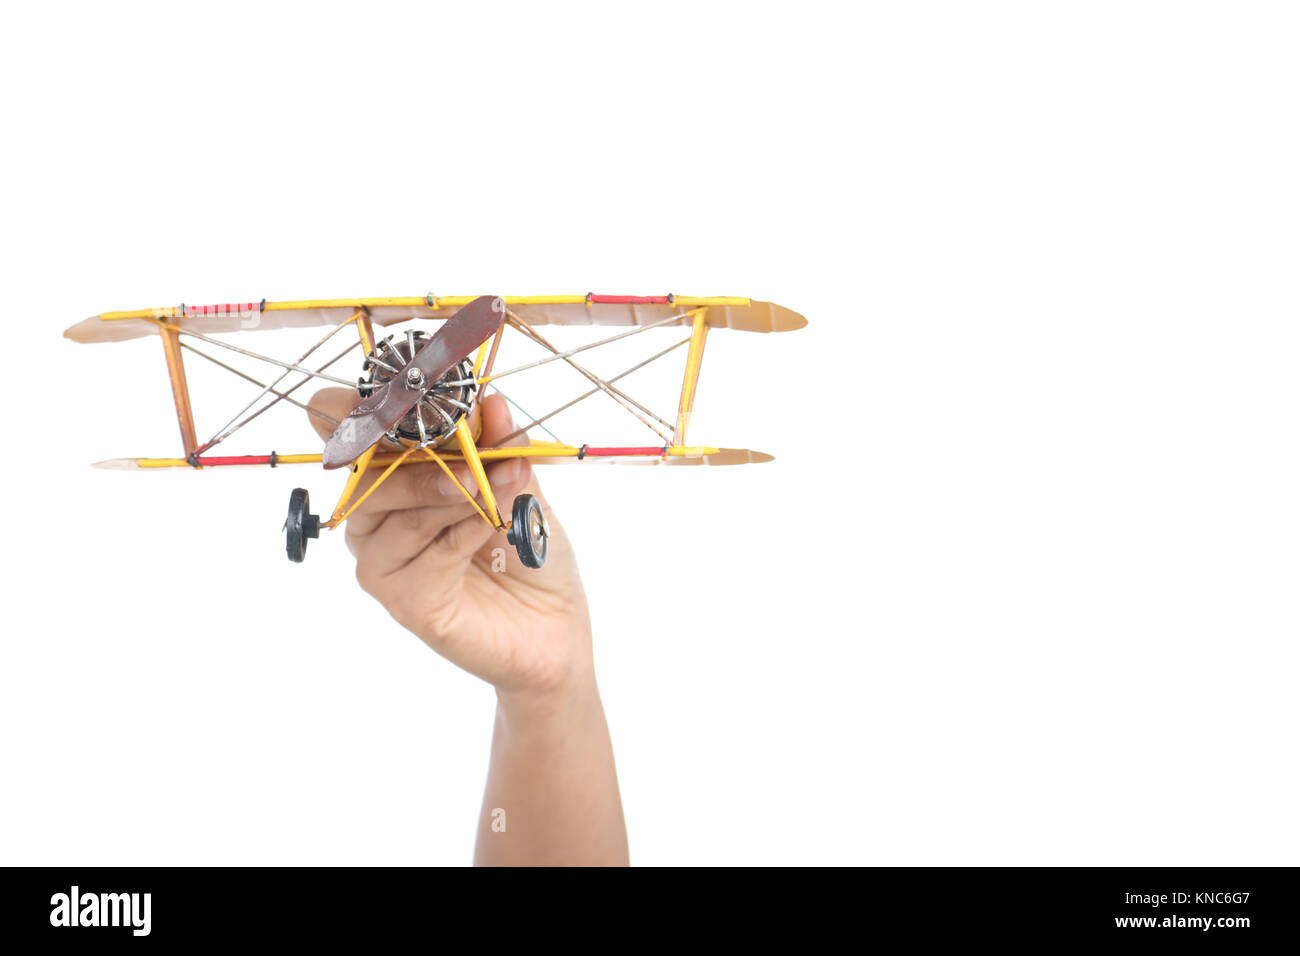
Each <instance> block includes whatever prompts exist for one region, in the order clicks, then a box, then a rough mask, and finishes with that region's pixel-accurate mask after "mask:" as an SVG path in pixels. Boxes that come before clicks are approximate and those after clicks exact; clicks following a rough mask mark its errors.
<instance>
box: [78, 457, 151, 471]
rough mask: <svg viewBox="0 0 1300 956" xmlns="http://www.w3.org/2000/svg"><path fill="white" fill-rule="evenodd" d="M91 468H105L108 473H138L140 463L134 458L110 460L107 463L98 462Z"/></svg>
mask: <svg viewBox="0 0 1300 956" xmlns="http://www.w3.org/2000/svg"><path fill="white" fill-rule="evenodd" d="M90 467H91V468H104V469H106V470H108V471H138V470H139V469H140V463H139V462H138V461H136V460H135V459H134V458H110V459H108V460H107V461H97V462H95V463H94V464H92V465H91V466H90Z"/></svg>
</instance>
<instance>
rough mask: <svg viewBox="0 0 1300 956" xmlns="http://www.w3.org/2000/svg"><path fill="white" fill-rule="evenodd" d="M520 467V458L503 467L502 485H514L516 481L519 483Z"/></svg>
mask: <svg viewBox="0 0 1300 956" xmlns="http://www.w3.org/2000/svg"><path fill="white" fill-rule="evenodd" d="M520 465H521V462H520V461H519V459H518V458H516V459H515V460H514V461H512V462H510V463H509V464H505V465H502V466H501V484H503V485H513V484H514V483H515V482H516V481H518V480H519V467H520Z"/></svg>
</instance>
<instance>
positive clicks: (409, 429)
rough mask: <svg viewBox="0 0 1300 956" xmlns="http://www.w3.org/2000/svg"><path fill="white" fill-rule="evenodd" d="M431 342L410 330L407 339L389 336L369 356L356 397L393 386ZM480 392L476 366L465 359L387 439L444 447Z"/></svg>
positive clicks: (425, 395) (424, 336)
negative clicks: (412, 359)
mask: <svg viewBox="0 0 1300 956" xmlns="http://www.w3.org/2000/svg"><path fill="white" fill-rule="evenodd" d="M429 338H430V337H429V336H428V335H427V334H426V333H424V332H417V331H415V330H413V329H408V330H407V332H406V336H405V338H400V339H397V340H396V341H394V336H392V335H390V336H388V337H387V338H385V339H383V340H382V341H380V342H379V343H378V344H377V345H376V346H375V349H374V351H372V352H371V353H370V354H369V355H367V356H366V361H365V364H364V365H363V366H362V368H363V370H364V371H365V372H366V376H365V377H363V378H360V379H358V380H357V393H358V394H359V395H360V396H361V397H362V398H367V397H369V396H370V394H371V393H373V392H374V391H375V389H377V388H381V387H382V386H384V385H387V384H388V383H389V382H391V381H392V380H393V379H394V378H395V377H397V376H398V375H399V374H400V373H401V369H402V367H403V366H405V365H406V363H407V362H409V361H410V360H411V357H412V356H413V355H415V353H416V352H418V351H419V350H420V348H421V346H423V345H424V343H425V342H427V341H428V340H429ZM477 391H478V386H477V385H476V384H475V383H474V368H473V364H472V363H471V362H470V360H469V359H468V358H466V359H462V360H461V361H460V362H459V363H457V364H456V365H453V366H452V367H451V369H449V370H448V371H447V372H446V374H444V375H443V376H442V377H441V378H440V379H438V381H436V382H434V383H433V386H432V387H431V388H430V389H429V390H428V391H427V392H425V393H424V395H423V396H422V397H421V399H420V401H418V402H417V403H416V404H415V406H414V407H413V408H412V409H411V410H410V411H409V412H407V413H406V414H405V415H404V416H402V418H401V420H400V421H398V423H397V424H396V425H395V426H394V427H393V429H392V430H391V431H389V432H388V433H387V434H386V436H385V437H386V438H388V440H389V441H391V442H396V443H401V442H403V441H412V442H418V443H419V444H421V445H438V444H441V443H442V442H443V441H445V440H446V439H447V438H448V437H449V436H450V435H451V433H452V432H453V431H455V430H456V424H457V423H458V422H459V421H460V420H461V419H462V418H464V417H465V416H466V415H468V414H469V413H470V411H471V409H473V407H474V397H475V395H476V393H477Z"/></svg>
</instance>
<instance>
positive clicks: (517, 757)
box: [474, 676, 628, 866]
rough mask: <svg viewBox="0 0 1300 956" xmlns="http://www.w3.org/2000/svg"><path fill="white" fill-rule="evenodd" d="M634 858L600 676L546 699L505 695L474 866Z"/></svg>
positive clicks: (593, 862) (500, 703) (602, 862)
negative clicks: (599, 688) (629, 853)
mask: <svg viewBox="0 0 1300 956" xmlns="http://www.w3.org/2000/svg"><path fill="white" fill-rule="evenodd" d="M627 861H628V856H627V831H626V829H625V828H624V825H623V804H622V801H621V800H620V799H619V794H618V777H617V775H616V773H615V770H614V751H613V748H612V747H611V745H610V740H609V728H608V726H607V725H606V723H605V711H604V708H603V707H602V706H601V702H600V693H599V692H598V691H597V689H596V681H595V678H594V676H586V677H583V678H581V679H580V680H578V681H576V682H575V686H573V687H572V688H570V689H566V690H564V691H562V692H557V693H553V694H548V695H543V696H532V695H520V694H510V693H498V695H497V712H496V728H495V731H494V733H493V736H492V760H491V766H490V768H489V770H488V781H487V791H486V793H485V794H484V796H483V809H482V812H481V813H480V815H479V831H478V842H477V845H476V847H475V852H474V862H475V863H476V864H477V865H480V866H494V865H495V866H512V865H513V866H521V865H522V866H526V865H596V866H615V865H620V866H621V865H626V864H627Z"/></svg>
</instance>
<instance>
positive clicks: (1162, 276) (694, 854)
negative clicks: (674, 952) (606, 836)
mask: <svg viewBox="0 0 1300 956" xmlns="http://www.w3.org/2000/svg"><path fill="white" fill-rule="evenodd" d="M0 16H2V17H3V30H4V34H5V37H6V44H5V46H6V53H5V56H4V57H3V58H2V59H0V90H2V91H3V92H2V93H0V96H2V97H3V117H2V119H3V124H2V128H3V129H4V149H3V151H2V152H0V190H2V191H3V239H2V242H3V249H0V253H2V255H0V262H3V268H4V277H5V281H4V293H5V299H6V301H5V306H6V308H5V310H4V314H5V323H6V328H7V330H8V336H7V339H6V342H7V345H6V347H5V353H4V354H5V355H6V356H7V357H8V360H9V361H8V363H7V365H8V370H9V386H8V389H7V394H8V396H9V400H8V402H7V407H8V409H9V412H8V421H9V425H8V427H7V428H6V429H5V431H4V435H5V473H4V476H3V478H2V479H0V481H3V501H4V505H5V508H6V513H5V522H4V528H5V539H6V547H5V549H4V554H5V557H4V561H5V571H4V576H3V588H4V611H3V614H4V622H3V638H2V644H0V721H2V729H0V778H2V779H0V862H4V863H42V864H110V863H112V864H142V863H157V864H167V863H362V862H367V863H372V862H373V863H399V862H400V863H454V864H459V863H465V862H468V861H469V859H470V856H471V847H472V841H473V830H474V826H475V821H476V814H477V806H478V801H479V798H480V795H481V792H482V785H483V779H484V774H485V770H486V759H487V753H488V742H489V735H490V730H491V716H492V709H493V705H494V700H493V696H492V693H491V690H490V688H488V687H487V686H486V685H483V684H481V683H479V682H478V681H476V680H475V679H473V678H471V677H469V676H467V675H465V674H462V673H460V672H458V671H457V670H455V669H454V668H453V667H452V666H450V665H449V664H447V663H446V662H444V661H442V660H441V659H440V658H438V657H437V656H436V655H434V654H433V653H432V652H430V651H429V650H428V649H427V648H426V647H425V646H424V645H423V644H421V643H420V642H419V641H418V640H416V639H415V638H414V637H412V636H411V635H409V634H407V633H405V632H403V631H402V630H401V629H400V628H399V627H398V626H397V625H395V624H394V623H392V621H391V620H390V619H389V617H388V616H387V614H386V613H385V612H384V611H383V610H382V609H381V608H380V607H379V606H378V605H377V604H375V603H374V602H373V601H372V600H371V599H370V598H368V597H367V596H366V595H365V594H363V593H362V592H361V591H360V589H359V588H358V587H357V586H356V585H355V583H354V580H353V578H352V574H351V561H350V557H349V556H348V554H347V552H346V548H344V547H343V545H342V542H341V541H340V540H338V539H337V538H335V539H334V540H330V539H329V537H328V536H327V537H326V538H325V539H323V540H322V541H320V542H317V543H315V544H314V545H313V547H312V552H311V554H310V555H309V557H308V560H307V562H306V563H305V564H304V565H302V566H293V565H290V564H289V563H288V562H287V561H285V559H284V556H283V550H282V539H281V537H280V534H279V525H280V522H281V520H282V516H283V509H284V502H285V500H286V498H287V495H288V490H289V489H290V488H291V487H293V486H294V485H297V484H303V485H305V486H307V487H309V488H310V489H311V490H312V492H313V498H314V500H318V501H319V503H321V504H322V507H328V504H329V502H330V501H331V500H332V498H333V496H334V495H336V494H337V491H338V482H339V479H338V477H337V476H334V475H325V474H323V473H322V472H320V471H319V470H317V469H314V468H310V467H307V468H299V469H297V470H294V469H289V468H286V469H278V470H276V471H275V472H271V471H269V470H262V469H256V470H252V469H250V470H237V469H231V470H228V471H225V472H222V471H219V470H209V471H206V472H203V473H191V472H185V471H175V472H168V473H158V474H119V473H110V472H103V471H97V470H93V469H90V468H88V467H87V465H88V463H89V462H92V461H95V460H97V459H102V458H113V457H120V456H129V455H172V454H175V452H176V448H177V446H178V440H177V436H176V429H175V422H174V418H173V413H172V409H171V406H170V401H171V400H170V394H169V391H168V387H167V381H166V372H165V369H164V366H163V362H162V354H161V349H160V348H159V347H158V346H157V344H156V343H155V342H153V341H152V340H142V341H137V342H131V343H126V344H122V345H107V346H81V345H75V344H73V343H71V342H68V341H66V340H63V339H61V338H60V334H61V332H62V330H63V329H64V328H65V327H67V326H69V325H71V324H73V323H74V322H76V321H78V320H80V319H82V318H84V317H85V316H88V315H93V314H96V313H98V312H101V311H104V310H110V309H120V308H140V307H149V306H155V305H171V304H174V303H178V302H182V301H183V302H189V303H201V302H221V301H230V300H244V299H254V300H256V299H260V298H261V297H263V296H266V297H268V298H271V299H294V298H301V297H333V296H367V295H369V296H385V295H420V294H423V293H425V292H428V291H432V292H436V293H438V294H442V295H458V294H476V293H480V292H488V291H490V292H503V293H508V294H530V293H560V292H567V293H574V292H577V293H582V292H586V291H589V290H593V289H594V290H596V291H604V292H635V293H646V294H649V293H664V292H669V291H675V292H679V293H686V294H696V295H706V294H726V295H748V296H752V297H754V298H757V299H766V300H770V301H775V302H779V303H782V304H784V305H787V306H790V307H792V308H794V309H796V310H798V311H800V312H802V313H803V314H804V315H806V316H807V317H808V319H809V321H810V323H811V324H810V326H809V327H808V328H807V329H805V330H803V331H800V332H797V333H793V334H789V335H773V336H758V335H753V336H748V335H741V334H738V333H716V334H715V335H713V336H711V337H710V340H709V346H708V352H707V354H706V357H705V362H704V372H703V378H702V380H701V392H700V405H699V415H698V417H697V421H696V423H695V429H696V434H695V438H696V439H697V440H699V441H708V442H711V443H715V444H724V445H740V446H749V447H755V448H759V449H762V450H765V451H768V452H772V453H774V454H776V455H777V460H776V461H775V462H774V463H772V464H768V465H763V466H757V467H748V468H740V469H608V468H569V469H554V470H551V471H549V472H547V473H546V474H545V475H544V476H543V477H544V482H545V487H546V490H547V492H548V494H549V496H550V498H551V501H552V504H553V505H554V506H555V510H556V514H557V515H559V516H560V518H561V519H562V520H563V521H564V523H565V524H566V526H567V527H568V528H569V530H570V532H571V534H572V536H573V538H574V539H575V541H576V544H577V547H578V548H579V557H580V559H581V562H582V567H583V572H584V576H585V580H586V584H587V590H588V592H589V594H590V596H591V602H592V611H593V616H594V623H595V628H596V640H597V658H598V659H597V665H598V671H599V677H600V681H601V687H602V690H603V694H604V698H605V702H606V706H607V709H608V712H609V718H610V724H611V727H612V731H613V737H614V746H615V752H616V754H617V758H618V765H619V774H620V780H621V783H622V788H623V796H624V802H625V808H626V813H627V820H628V830H629V835H630V840H631V849H632V858H633V860H634V862H637V863H642V864H667V863H690V864H694V863H764V862H774V863H867V864H875V863H895V864H897V863H903V864H934V863H999V864H1000V863H1051V864H1058V863H1060V864H1064V863H1081V864H1135V863H1148V864H1192V863H1198V864H1225V863H1236V864H1280V863H1290V864H1294V863H1295V862H1296V861H1297V849H1300V829H1298V825H1297V815H1296V813H1295V808H1296V806H1297V803H1298V801H1300V794H1297V782H1298V774H1297V769H1296V729H1297V717H1298V716H1300V713H1298V710H1300V706H1298V705H1297V698H1296V694H1295V683H1296V673H1297V665H1298V664H1300V655H1298V653H1297V650H1296V639H1297V634H1298V625H1300V608H1298V607H1297V602H1296V589H1295V581H1296V576H1297V572H1300V558H1298V552H1297V541H1300V504H1298V502H1300V498H1298V497H1297V491H1296V489H1297V487H1300V457H1298V455H1297V443H1296V435H1297V427H1298V422H1297V418H1298V416H1300V375H1297V361H1296V358H1297V346H1300V332H1298V331H1297V295H1296V289H1297V281H1296V280H1297V272H1296V262H1297V253H1300V225H1298V224H1300V185H1298V184H1300V175H1298V174H1297V170H1300V136H1298V135H1297V124H1296V115H1297V114H1296V109H1297V91H1298V89H1300V86H1298V85H1297V84H1298V83H1300V59H1298V58H1297V57H1296V49H1297V47H1298V44H1300V31H1298V30H1297V23H1296V21H1295V18H1294V15H1293V14H1291V13H1290V12H1289V10H1288V7H1287V6H1286V5H1283V4H1278V5H1270V4H1251V5H1241V4H1206V3H1177V4H1174V3H1170V4H1157V3H1079V4H1050V5H1049V4H1038V3H994V4H979V5H973V4H942V3H912V4H872V5H859V6H857V7H849V6H848V5H843V6H840V5H831V4H816V3H801V4H796V5H790V4H781V5H761V4H752V3H751V4H728V5H711V4H703V3H698V2H697V3H688V4H680V5H679V4H665V3H656V4H653V5H649V6H647V5H641V6H639V7H635V8H624V7H620V6H615V5H613V4H592V5H589V6H583V7H578V6H566V7H562V8H561V7H554V6H553V5H549V4H548V5H541V4H536V5H519V6H512V7H505V6H493V7H488V6H487V5H476V6H475V7H474V8H473V10H472V12H471V8H470V6H469V5H467V4H458V5H455V6H454V8H450V9H448V10H445V11H437V10H435V8H434V7H433V6H432V5H414V4H412V5H410V6H404V5H403V6H399V5H388V4H374V3H372V4H365V5H362V6H357V5H355V4H346V5H344V4H322V3H314V4H303V5H294V6H287V5H286V6H281V5H272V4H266V3H257V4H237V3H223V4H212V5H208V6H207V7H206V8H204V9H201V10H200V9H195V8H193V7H191V6H187V5H177V4H130V5H125V6H122V5H112V6H110V5H100V4H95V5H92V4H86V5H74V4H39V5H38V4H24V5H14V4H11V5H9V6H8V7H6V8H5V12H4V13H3V14H2V15H0ZM191 364H193V363H191ZM604 367H605V368H606V369H608V368H610V366H604ZM214 381H215V380H214ZM220 387H221V388H225V389H226V391H225V392H220V391H218V392H207V391H205V392H204V394H203V395H202V396H198V395H196V399H195V400H196V405H197V416H198V418H199V420H200V430H203V427H204V425H205V424H206V425H207V426H208V427H209V428H213V427H215V426H216V425H217V424H219V422H217V421H216V420H215V419H216V418H222V417H223V416H224V415H228V414H229V410H231V406H232V403H233V404H234V407H238V404H239V401H238V399H239V398H240V396H244V397H245V398H247V397H249V392H248V388H247V386H241V385H240V384H239V383H235V382H231V383H226V384H224V385H222V386H220ZM47 396H53V397H47ZM673 400H674V396H672V395H669V397H668V399H667V400H666V401H660V402H658V403H657V404H658V405H660V406H667V407H668V408H669V409H671V406H672V403H673ZM279 411H280V410H278V409H277V414H278V412H279ZM268 418H269V416H268ZM223 420H224V418H223ZM280 422H281V423H282V424H283V426H284V430H283V431H282V432H281V433H279V435H278V436H277V438H276V439H275V440H276V441H277V442H278V444H277V445H276V446H275V447H276V448H277V450H279V451H282V452H283V451H285V450H290V449H291V447H292V446H294V445H295V444H299V445H301V444H303V443H305V442H308V441H309V436H310V432H309V431H308V430H307V428H306V426H305V424H303V423H302V422H300V421H297V420H296V419H295V417H294V416H293V415H289V416H286V417H285V418H283V419H280ZM633 424H635V423H633ZM575 437H576V436H575ZM621 437H624V438H630V437H632V436H631V435H624V436H621ZM639 440H640V439H639V436H638V437H637V438H636V441H637V442H638V443H639ZM244 450H258V451H265V450H266V449H265V448H264V447H262V448H257V449H247V448H246V449H244Z"/></svg>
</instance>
